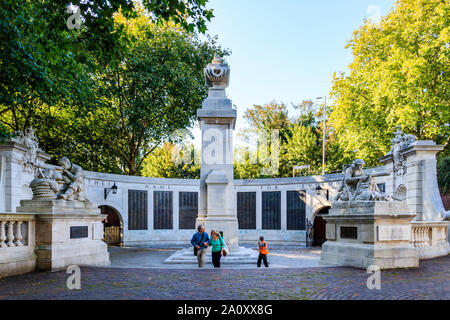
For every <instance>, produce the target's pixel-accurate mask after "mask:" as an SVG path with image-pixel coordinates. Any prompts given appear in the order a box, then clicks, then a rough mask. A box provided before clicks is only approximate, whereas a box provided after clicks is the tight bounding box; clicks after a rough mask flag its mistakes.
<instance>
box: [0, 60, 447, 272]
mask: <svg viewBox="0 0 450 320" xmlns="http://www.w3.org/2000/svg"><path fill="white" fill-rule="evenodd" d="M205 79H206V83H207V85H208V87H209V95H208V97H207V99H206V100H205V101H204V103H203V106H202V108H201V109H199V110H198V113H197V116H198V119H199V121H200V123H201V129H202V163H201V177H200V180H182V179H157V178H145V177H129V176H120V175H111V174H104V173H98V172H88V171H84V170H83V169H82V168H81V167H80V166H78V165H77V164H74V163H71V161H70V159H68V158H66V157H63V158H61V159H59V165H58V166H54V165H49V164H47V163H46V161H47V160H48V159H49V156H48V155H47V154H46V153H45V152H44V151H42V150H40V149H39V147H38V142H37V140H36V138H35V137H34V134H33V131H32V130H29V131H28V132H25V133H23V134H22V135H21V136H19V137H17V138H14V139H11V140H8V141H6V142H5V143H3V144H2V145H0V199H1V201H0V205H1V207H0V212H1V213H0V226H1V227H0V274H1V276H2V277H5V276H11V275H17V274H23V273H27V272H33V271H44V270H61V269H65V268H67V267H68V266H70V265H78V266H97V267H99V266H103V267H105V266H108V265H109V264H110V259H109V254H108V246H107V244H106V243H105V235H106V233H107V232H110V231H109V230H107V229H104V226H103V223H102V222H103V221H104V220H105V218H107V214H109V215H111V212H113V213H114V215H115V217H116V218H117V221H118V225H117V227H116V228H115V229H114V230H115V232H116V233H115V238H114V239H115V241H117V244H119V245H122V246H127V247H133V246H134V247H149V246H155V247H164V246H185V247H186V249H183V250H180V251H177V252H175V253H174V254H173V255H171V256H170V257H169V258H167V259H166V260H165V261H164V263H165V264H167V265H171V264H187V265H188V264H195V257H193V256H192V253H191V247H190V245H189V240H190V237H191V235H192V233H193V232H194V230H195V227H196V226H197V225H199V224H202V225H205V226H206V228H207V230H210V229H217V230H221V231H223V233H224V234H225V235H226V237H225V239H226V241H227V244H228V246H229V247H230V249H231V254H230V256H229V257H227V259H225V260H224V263H226V264H254V263H255V262H256V261H255V259H256V256H257V253H256V251H255V250H252V249H249V248H246V247H244V246H242V244H245V243H252V242H253V243H254V242H256V241H257V240H258V237H259V235H260V234H262V233H264V234H265V236H266V239H267V240H268V241H270V243H272V244H275V243H276V244H277V245H280V246H283V245H290V246H292V245H294V246H298V247H305V246H306V243H307V231H306V227H307V224H308V221H311V222H312V224H313V225H314V224H318V222H317V221H315V220H316V219H317V220H318V219H322V218H323V219H324V220H325V221H326V227H325V224H323V225H322V227H323V228H324V229H325V230H323V231H325V233H326V241H325V242H324V243H323V245H322V252H321V257H320V261H321V263H323V264H326V265H336V266H351V267H356V268H361V269H366V268H368V267H369V266H373V265H375V266H378V267H379V268H380V269H397V268H420V261H421V260H424V259H432V258H436V257H440V256H446V255H448V253H449V242H448V241H449V234H448V220H449V219H450V213H449V212H448V211H445V209H444V206H443V204H442V201H441V199H440V195H439V191H438V185H437V180H436V154H437V153H438V152H439V151H440V150H442V149H443V146H440V145H436V144H435V143H434V142H433V141H420V140H416V138H415V137H414V136H410V135H404V134H402V133H401V132H398V133H397V134H396V136H395V137H394V138H393V139H392V147H391V151H390V152H389V153H388V154H386V156H384V157H383V158H381V159H380V161H381V162H382V163H383V165H382V166H380V167H377V168H371V169H369V170H366V169H365V168H364V160H363V159H355V160H354V161H353V163H351V164H348V165H346V166H344V168H343V171H342V174H331V175H322V176H306V177H298V178H283V179H259V180H258V179H256V180H234V179H233V142H232V137H233V136H232V130H233V129H234V126H235V122H236V110H235V109H233V107H232V103H231V101H230V100H229V99H228V98H227V96H226V92H225V89H226V88H227V86H228V83H229V80H230V67H229V66H228V65H227V64H226V63H224V61H223V60H222V59H221V58H218V57H216V58H214V60H213V61H212V62H211V63H210V64H208V66H207V67H206V68H205ZM102 212H103V214H102ZM319 213H321V214H319ZM108 217H109V219H113V218H114V217H113V216H108ZM318 230H319V229H317V232H319V231H318ZM109 236H111V234H109ZM208 261H209V259H208Z"/></svg>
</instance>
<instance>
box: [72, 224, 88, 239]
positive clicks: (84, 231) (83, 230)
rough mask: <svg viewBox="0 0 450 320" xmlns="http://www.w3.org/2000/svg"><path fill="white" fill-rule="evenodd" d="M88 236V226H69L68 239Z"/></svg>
mask: <svg viewBox="0 0 450 320" xmlns="http://www.w3.org/2000/svg"><path fill="white" fill-rule="evenodd" d="M87 237H88V227H87V226H80V227H70V239H81V238H87Z"/></svg>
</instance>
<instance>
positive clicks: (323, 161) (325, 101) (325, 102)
mask: <svg viewBox="0 0 450 320" xmlns="http://www.w3.org/2000/svg"><path fill="white" fill-rule="evenodd" d="M320 99H323V100H324V102H323V137H322V175H324V174H325V139H326V138H325V118H326V107H327V97H326V96H324V97H318V98H317V100H320Z"/></svg>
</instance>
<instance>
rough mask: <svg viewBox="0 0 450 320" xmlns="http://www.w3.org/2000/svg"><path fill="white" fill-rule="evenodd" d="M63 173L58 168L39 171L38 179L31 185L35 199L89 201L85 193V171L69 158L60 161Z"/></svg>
mask: <svg viewBox="0 0 450 320" xmlns="http://www.w3.org/2000/svg"><path fill="white" fill-rule="evenodd" d="M58 163H59V165H60V166H61V167H62V171H60V170H58V169H56V168H47V169H45V170H43V171H42V169H38V173H37V177H36V179H34V180H33V181H31V183H30V188H31V190H32V191H33V199H34V200H36V199H62V200H69V201H70V200H77V201H87V200H86V196H85V193H84V172H83V169H82V168H81V167H80V166H79V165H76V164H74V163H71V162H70V160H69V159H68V158H67V157H62V158H61V159H60V160H59V162H58Z"/></svg>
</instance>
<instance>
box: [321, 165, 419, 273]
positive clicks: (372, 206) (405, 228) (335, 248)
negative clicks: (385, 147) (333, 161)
mask: <svg viewBox="0 0 450 320" xmlns="http://www.w3.org/2000/svg"><path fill="white" fill-rule="evenodd" d="M363 166H364V161H363V160H361V159H357V160H355V161H353V163H352V164H351V165H346V166H344V168H343V179H342V182H341V185H340V187H339V189H338V194H337V196H336V198H335V199H334V202H333V203H332V206H331V209H330V211H329V214H328V216H324V219H325V220H326V221H327V225H326V238H327V241H326V242H325V243H324V244H323V245H322V252H321V256H320V261H321V263H324V264H332V265H345V266H352V267H357V268H364V269H365V268H368V267H369V266H371V265H376V266H378V267H380V269H393V268H407V267H418V265H419V257H418V253H417V250H416V248H414V246H413V245H412V244H411V243H410V240H411V225H410V221H411V220H412V219H413V218H414V214H412V213H410V212H409V210H408V207H407V206H406V203H405V201H398V200H396V199H395V198H393V197H392V196H390V195H388V194H385V193H383V192H381V191H380V190H379V189H378V188H377V187H376V184H375V183H374V182H373V177H372V176H371V175H370V174H366V173H364V172H363Z"/></svg>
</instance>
